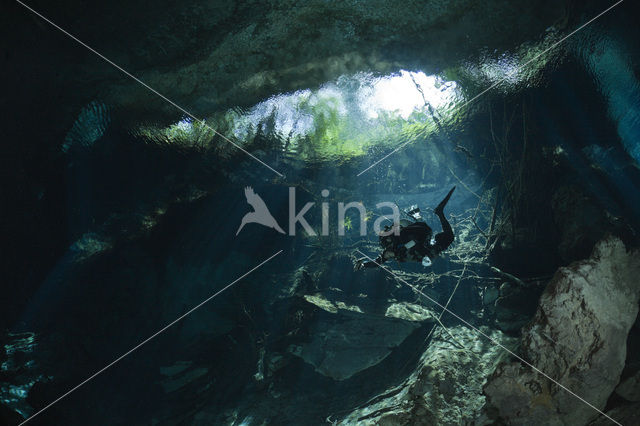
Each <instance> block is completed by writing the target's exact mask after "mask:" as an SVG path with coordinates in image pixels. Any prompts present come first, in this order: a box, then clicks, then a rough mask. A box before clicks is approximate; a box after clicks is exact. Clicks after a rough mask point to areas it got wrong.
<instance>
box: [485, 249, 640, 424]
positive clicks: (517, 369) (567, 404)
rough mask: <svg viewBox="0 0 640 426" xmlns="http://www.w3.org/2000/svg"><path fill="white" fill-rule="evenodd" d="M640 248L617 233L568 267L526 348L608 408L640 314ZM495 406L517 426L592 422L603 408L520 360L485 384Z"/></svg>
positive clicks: (539, 363) (554, 283)
mask: <svg viewBox="0 0 640 426" xmlns="http://www.w3.org/2000/svg"><path fill="white" fill-rule="evenodd" d="M639 274H640V253H639V252H638V251H627V250H626V249H625V246H624V244H623V243H622V242H621V241H620V240H619V239H617V238H614V237H607V238H605V239H603V240H602V241H600V242H599V243H598V244H597V245H596V247H595V249H594V251H593V253H592V255H591V257H590V258H589V259H587V260H584V261H579V262H575V263H573V264H571V265H570V266H568V267H564V268H560V269H559V270H558V271H557V273H556V274H555V275H554V277H553V278H552V280H551V282H550V283H549V285H548V286H547V288H546V290H545V291H544V293H543V295H542V297H541V300H540V306H539V308H538V311H537V312H536V315H535V317H534V320H533V321H532V323H531V324H530V325H529V326H528V327H526V329H525V330H524V332H523V336H522V342H521V344H522V347H521V353H522V356H523V358H524V359H526V360H527V361H528V362H530V363H532V364H533V365H535V366H536V367H537V368H538V369H540V370H541V371H543V372H544V373H546V374H548V375H549V376H551V377H552V378H554V379H555V380H557V381H558V382H559V383H561V384H562V385H564V386H566V387H567V388H569V389H570V390H572V391H573V392H575V393H576V394H577V395H579V396H580V397H581V398H584V400H586V401H588V402H589V403H591V404H593V405H594V406H596V407H597V408H598V409H604V407H605V404H606V402H607V400H608V398H609V396H610V395H611V393H612V392H613V390H614V389H615V387H616V386H617V385H618V381H619V379H620V374H621V372H622V369H623V368H624V364H625V354H626V350H625V348H626V340H627V335H628V333H629V329H630V328H631V325H632V324H633V322H634V321H635V318H636V315H637V314H638V298H639V297H640V281H638V278H637V277H638V275H639ZM484 390H485V394H486V395H487V399H488V403H489V406H490V407H492V408H494V409H495V415H496V416H497V417H499V418H501V419H502V420H504V421H506V422H507V423H509V424H523V425H524V424H547V425H552V424H558V425H560V424H562V425H584V424H586V423H588V422H589V421H590V420H594V419H596V418H597V417H598V413H597V411H595V410H594V409H593V408H591V407H589V406H588V405H587V404H585V403H584V402H582V401H580V400H579V399H578V398H576V397H575V396H574V395H571V394H570V393H568V392H567V391H565V390H563V389H561V388H560V387H559V386H557V385H556V384H554V383H552V382H551V381H549V380H548V379H546V378H544V377H542V376H541V375H539V374H537V373H535V372H534V371H532V370H531V369H530V368H529V367H527V366H524V365H522V364H520V363H519V362H509V363H506V364H503V365H501V366H499V367H498V369H497V370H496V372H495V373H494V375H493V376H492V377H491V379H490V380H489V382H488V383H487V385H486V386H485V389H484Z"/></svg>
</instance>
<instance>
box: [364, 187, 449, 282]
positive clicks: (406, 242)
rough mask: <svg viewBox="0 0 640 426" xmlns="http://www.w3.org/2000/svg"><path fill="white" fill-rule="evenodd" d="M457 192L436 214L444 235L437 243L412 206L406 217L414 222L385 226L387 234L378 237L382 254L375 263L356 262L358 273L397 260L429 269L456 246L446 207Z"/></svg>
mask: <svg viewBox="0 0 640 426" xmlns="http://www.w3.org/2000/svg"><path fill="white" fill-rule="evenodd" d="M455 189H456V187H455V186H454V187H453V188H452V189H451V191H449V193H448V194H447V196H446V197H444V199H443V200H442V201H441V202H440V204H438V206H437V207H436V208H435V209H434V210H433V212H434V213H435V214H436V216H438V218H439V219H440V223H441V224H442V232H440V233H439V234H437V235H436V236H435V238H434V239H432V238H431V236H432V230H431V227H429V225H427V224H426V223H425V222H424V221H422V220H421V219H422V217H421V216H420V209H419V208H418V206H411V208H410V210H409V211H408V212H406V214H407V215H408V216H409V217H411V218H412V219H414V220H415V222H409V221H408V220H402V221H400V223H394V224H393V225H392V226H389V225H387V226H385V229H384V232H381V233H380V236H379V238H380V245H381V246H382V248H383V251H382V253H381V254H380V255H379V256H378V257H377V258H376V259H375V260H374V261H367V258H366V257H365V258H361V259H358V260H356V264H355V269H356V270H359V269H361V268H363V267H364V268H376V267H378V266H380V265H381V264H382V263H384V262H385V261H387V260H389V259H395V260H396V261H398V262H406V261H415V262H422V265H423V266H430V265H431V261H432V260H433V259H434V258H435V257H437V256H438V255H439V254H440V253H442V252H443V251H445V250H446V249H447V248H448V247H449V246H450V245H451V243H452V242H453V238H454V236H453V230H452V229H451V225H450V224H449V222H448V221H447V219H446V218H445V217H444V207H445V206H446V205H447V202H448V201H449V198H451V194H453V191H454V190H455Z"/></svg>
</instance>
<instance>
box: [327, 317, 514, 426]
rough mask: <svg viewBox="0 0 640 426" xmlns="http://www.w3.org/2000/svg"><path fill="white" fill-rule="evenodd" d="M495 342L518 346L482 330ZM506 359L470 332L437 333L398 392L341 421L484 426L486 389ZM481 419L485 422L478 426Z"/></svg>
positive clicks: (456, 329) (460, 328) (503, 336)
mask: <svg viewBox="0 0 640 426" xmlns="http://www.w3.org/2000/svg"><path fill="white" fill-rule="evenodd" d="M481 331H482V332H483V333H485V334H486V335H488V336H490V337H491V339H493V341H494V342H499V343H500V344H501V345H503V346H505V347H511V348H513V346H514V345H515V344H516V342H517V340H516V339H515V338H512V337H508V336H507V335H506V334H504V333H502V332H500V331H498V330H492V329H489V328H487V327H481ZM506 354H507V353H506V352H505V351H504V350H503V349H502V348H500V347H499V346H497V345H495V344H493V343H492V342H490V341H489V340H487V339H486V338H485V337H483V336H481V335H480V334H479V333H477V332H476V331H474V330H472V329H469V328H467V327H465V326H456V327H451V328H449V329H448V331H445V330H443V329H442V328H441V327H437V328H436V330H435V332H434V333H433V338H432V340H431V341H430V342H429V346H428V347H427V348H426V350H425V351H424V353H423V354H422V356H421V358H420V362H419V363H418V365H417V367H416V369H415V370H414V371H413V372H412V373H411V375H410V376H409V377H408V378H407V379H406V380H405V381H404V382H403V383H402V384H401V385H400V386H397V387H393V388H390V389H388V390H387V391H386V392H384V393H383V394H381V395H379V396H378V397H376V398H374V399H372V400H371V401H370V402H369V403H368V404H366V405H364V406H362V407H360V408H358V409H356V410H354V411H352V412H350V413H349V414H348V415H347V416H345V417H344V418H342V420H341V421H340V422H339V424H340V425H353V424H358V425H371V426H373V425H389V426H391V425H425V426H431V425H460V424H472V423H474V422H475V423H476V424H482V422H483V420H482V419H483V414H482V408H483V406H484V404H485V397H484V395H483V394H482V386H483V385H484V383H485V382H486V380H487V377H489V375H490V374H491V373H492V372H493V371H494V369H495V367H496V365H497V364H498V363H499V362H500V361H501V360H502V359H503V358H504V356H505V355H506ZM478 419H480V420H478Z"/></svg>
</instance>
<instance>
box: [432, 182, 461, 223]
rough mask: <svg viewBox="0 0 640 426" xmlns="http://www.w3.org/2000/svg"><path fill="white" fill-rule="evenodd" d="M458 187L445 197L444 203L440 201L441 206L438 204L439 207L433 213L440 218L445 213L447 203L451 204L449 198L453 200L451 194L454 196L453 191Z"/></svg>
mask: <svg viewBox="0 0 640 426" xmlns="http://www.w3.org/2000/svg"><path fill="white" fill-rule="evenodd" d="M455 189H456V187H455V186H454V187H453V188H451V191H449V193H448V194H447V196H446V197H444V199H443V200H442V201H440V204H438V207H436V208H435V209H433V212H434V213H435V214H436V215H437V216H440V215H441V214H442V213H443V212H444V206H446V205H447V203H448V202H449V198H451V194H453V191H455Z"/></svg>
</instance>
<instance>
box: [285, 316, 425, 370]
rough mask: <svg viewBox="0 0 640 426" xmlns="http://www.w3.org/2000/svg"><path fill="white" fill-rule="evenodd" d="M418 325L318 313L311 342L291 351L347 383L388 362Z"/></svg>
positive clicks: (369, 317)
mask: <svg viewBox="0 0 640 426" xmlns="http://www.w3.org/2000/svg"><path fill="white" fill-rule="evenodd" d="M418 327H419V325H417V324H415V323H413V322H409V321H403V320H399V319H396V318H384V317H376V316H370V315H363V314H362V313H357V312H354V311H352V310H344V311H341V313H340V314H331V313H329V312H328V311H319V312H318V313H317V315H316V321H315V322H314V323H313V324H312V325H311V326H310V330H309V334H310V341H308V342H305V343H303V344H302V345H297V346H292V347H290V348H289V351H290V352H291V353H293V354H294V355H296V356H299V357H300V358H302V359H303V360H305V361H306V362H307V363H309V364H311V365H313V366H314V367H315V369H316V371H317V372H318V373H320V374H323V375H325V376H327V377H331V378H333V379H335V380H345V379H348V378H349V377H351V376H353V375H354V374H356V373H358V372H360V371H363V370H365V369H367V368H369V367H372V366H374V365H376V364H378V363H379V362H381V361H382V360H383V359H385V358H386V357H387V356H388V355H389V354H390V353H391V351H392V349H393V348H395V347H397V346H399V345H400V344H401V343H402V342H403V341H404V339H405V338H407V337H408V336H409V335H410V334H411V333H412V332H413V331H414V330H415V329H416V328H418Z"/></svg>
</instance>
